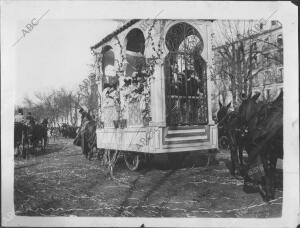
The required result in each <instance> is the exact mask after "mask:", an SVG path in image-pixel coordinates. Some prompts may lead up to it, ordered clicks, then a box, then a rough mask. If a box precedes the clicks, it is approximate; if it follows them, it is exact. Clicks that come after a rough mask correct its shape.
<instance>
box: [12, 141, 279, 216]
mask: <svg viewBox="0 0 300 228" xmlns="http://www.w3.org/2000/svg"><path fill="white" fill-rule="evenodd" d="M206 161H207V157H206V156H204V155H199V154H190V155H189V156H188V157H187V158H186V159H185V160H184V164H183V167H182V168H178V169H172V168H171V166H170V165H169V164H168V160H167V156H165V155H160V156H156V157H155V158H154V160H153V161H152V162H151V163H150V164H148V165H147V166H146V167H145V168H143V169H141V170H140V171H137V172H132V171H129V170H128V169H127V168H126V167H125V164H124V162H123V159H120V161H119V162H118V164H117V165H116V168H115V172H114V174H115V178H116V180H111V179H110V178H109V175H107V170H106V169H105V168H104V167H103V166H102V165H101V163H100V161H99V160H97V158H96V157H94V158H93V159H92V161H88V160H86V159H85V158H84V156H83V155H82V154H81V150H80V148H79V147H76V146H74V145H73V144H72V140H70V139H63V138H59V139H58V140H57V141H55V142H53V140H52V139H50V144H49V145H48V148H47V150H46V153H44V154H37V155H35V156H34V155H31V156H30V158H29V159H28V160H24V159H21V158H17V159H16V162H15V210H16V214H17V215H26V216H43V215H44V216H70V215H74V216H112V217H123V216H127V217H233V218H236V217H247V218H248V217H278V216H281V208H282V186H281V183H277V189H276V196H275V200H272V201H271V202H269V203H265V202H264V201H263V200H262V198H261V196H260V195H259V193H249V194H247V193H245V192H244V191H243V181H242V180H238V179H236V178H233V177H232V176H231V175H230V173H229V171H228V168H227V166H228V164H229V152H226V151H222V152H220V153H219V154H217V162H215V164H212V165H211V166H210V167H209V168H208V169H207V168H205V164H206ZM278 175H280V173H279V174H278ZM277 179H280V178H277Z"/></svg>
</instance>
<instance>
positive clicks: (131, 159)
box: [124, 152, 142, 171]
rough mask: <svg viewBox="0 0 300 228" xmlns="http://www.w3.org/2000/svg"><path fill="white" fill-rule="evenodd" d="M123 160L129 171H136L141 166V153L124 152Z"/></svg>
mask: <svg viewBox="0 0 300 228" xmlns="http://www.w3.org/2000/svg"><path fill="white" fill-rule="evenodd" d="M124 160H125V164H126V166H127V168H128V169H129V170H131V171H136V170H138V169H139V168H141V163H142V155H141V154H139V153H135V152H126V153H124Z"/></svg>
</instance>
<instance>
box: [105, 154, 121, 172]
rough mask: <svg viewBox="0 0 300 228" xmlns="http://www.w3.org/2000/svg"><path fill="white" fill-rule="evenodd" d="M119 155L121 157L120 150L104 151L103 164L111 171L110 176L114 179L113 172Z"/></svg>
mask: <svg viewBox="0 0 300 228" xmlns="http://www.w3.org/2000/svg"><path fill="white" fill-rule="evenodd" d="M118 155H119V151H118V150H110V149H105V151H104V159H103V162H104V165H105V166H106V167H107V169H108V170H109V174H110V177H111V178H114V177H113V170H114V167H115V164H116V162H117V160H118Z"/></svg>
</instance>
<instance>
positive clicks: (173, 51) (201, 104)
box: [164, 22, 208, 126]
mask: <svg viewBox="0 0 300 228" xmlns="http://www.w3.org/2000/svg"><path fill="white" fill-rule="evenodd" d="M165 42H166V47H167V48H168V50H169V53H168V55H167V56H166V58H165V64H164V66H165V80H166V112H167V113H166V117H167V118H166V121H167V124H168V125H169V126H172V125H175V126H176V125H199V124H207V122H208V108H207V81H206V80H207V76H206V62H205V60H204V59H203V58H202V56H201V53H202V51H203V47H204V45H203V40H202V37H201V35H200V33H199V32H198V31H197V30H196V29H195V28H194V27H193V26H192V25H190V24H188V23H185V22H182V23H177V24H175V25H173V26H172V27H171V28H170V29H169V30H168V32H167V34H166V38H165Z"/></svg>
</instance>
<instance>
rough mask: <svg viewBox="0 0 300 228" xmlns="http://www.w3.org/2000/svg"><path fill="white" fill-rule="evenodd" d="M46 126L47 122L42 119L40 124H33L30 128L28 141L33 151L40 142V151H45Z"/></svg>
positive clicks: (46, 140)
mask: <svg viewBox="0 0 300 228" xmlns="http://www.w3.org/2000/svg"><path fill="white" fill-rule="evenodd" d="M47 125H48V120H47V119H44V120H43V121H42V123H41V124H34V125H33V126H32V127H31V130H30V141H31V144H32V146H33V148H34V149H35V148H36V147H37V145H38V143H39V142H41V145H42V150H43V151H45V149H46V145H47V142H48V135H47V130H48V129H47Z"/></svg>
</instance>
